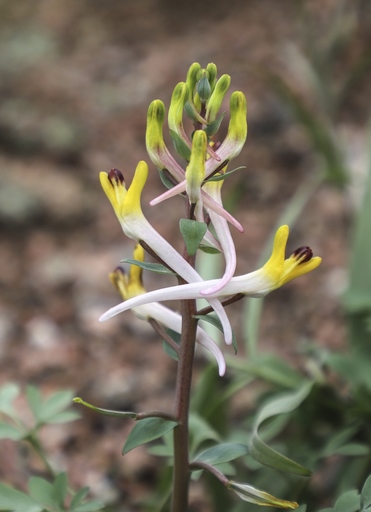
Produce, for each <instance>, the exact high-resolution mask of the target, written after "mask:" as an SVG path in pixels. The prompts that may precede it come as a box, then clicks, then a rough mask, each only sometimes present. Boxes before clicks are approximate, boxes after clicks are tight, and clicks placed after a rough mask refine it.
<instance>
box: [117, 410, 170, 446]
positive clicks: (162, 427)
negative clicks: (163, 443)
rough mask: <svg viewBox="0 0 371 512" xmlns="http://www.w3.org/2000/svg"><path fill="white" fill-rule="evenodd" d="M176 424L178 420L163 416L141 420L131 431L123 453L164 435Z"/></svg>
mask: <svg viewBox="0 0 371 512" xmlns="http://www.w3.org/2000/svg"><path fill="white" fill-rule="evenodd" d="M176 426H177V422H176V421H170V420H165V419H163V418H145V419H143V420H140V421H139V422H138V423H137V424H136V425H135V427H134V428H133V430H132V431H131V432H130V434H129V437H128V438H127V440H126V443H125V445H124V448H123V450H122V454H123V455H125V454H126V453H128V452H130V450H133V449H134V448H136V447H137V446H140V445H142V444H145V443H148V442H149V441H153V440H154V439H158V438H159V437H162V436H164V435H165V434H167V433H168V432H170V430H173V429H174V428H175V427H176Z"/></svg>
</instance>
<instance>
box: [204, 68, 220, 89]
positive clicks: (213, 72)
mask: <svg viewBox="0 0 371 512" xmlns="http://www.w3.org/2000/svg"><path fill="white" fill-rule="evenodd" d="M206 71H207V72H208V73H209V83H210V87H211V92H212V91H213V90H214V87H215V82H216V75H217V73H218V70H217V68H216V65H215V64H214V63H213V62H209V64H208V65H207V66H206Z"/></svg>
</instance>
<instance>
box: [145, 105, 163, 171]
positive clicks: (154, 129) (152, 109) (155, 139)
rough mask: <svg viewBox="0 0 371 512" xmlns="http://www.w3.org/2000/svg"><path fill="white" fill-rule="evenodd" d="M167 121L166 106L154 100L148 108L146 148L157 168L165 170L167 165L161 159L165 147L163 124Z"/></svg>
mask: <svg viewBox="0 0 371 512" xmlns="http://www.w3.org/2000/svg"><path fill="white" fill-rule="evenodd" d="M164 120H165V105H164V104H163V102H162V101H161V100H154V101H152V103H151V104H150V106H149V107H148V113H147V129H146V147H147V152H148V155H149V157H150V159H151V160H152V162H153V163H154V165H155V166H156V167H158V168H159V169H165V168H166V165H165V163H164V162H163V161H162V159H161V154H162V152H163V149H164V147H165V142H164V136H163V131H162V128H163V124H164Z"/></svg>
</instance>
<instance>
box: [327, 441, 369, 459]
mask: <svg viewBox="0 0 371 512" xmlns="http://www.w3.org/2000/svg"><path fill="white" fill-rule="evenodd" d="M369 453H370V448H369V447H368V446H367V445H365V444H362V443H348V444H345V445H344V446H341V447H340V448H338V449H337V450H335V451H334V455H343V456H346V457H362V455H368V454H369Z"/></svg>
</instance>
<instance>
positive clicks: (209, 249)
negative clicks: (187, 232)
mask: <svg viewBox="0 0 371 512" xmlns="http://www.w3.org/2000/svg"><path fill="white" fill-rule="evenodd" d="M199 249H200V251H202V252H204V253H206V254H221V252H220V251H219V249H216V248H215V247H210V246H209V245H202V244H201V245H200V247H199Z"/></svg>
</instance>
